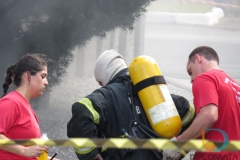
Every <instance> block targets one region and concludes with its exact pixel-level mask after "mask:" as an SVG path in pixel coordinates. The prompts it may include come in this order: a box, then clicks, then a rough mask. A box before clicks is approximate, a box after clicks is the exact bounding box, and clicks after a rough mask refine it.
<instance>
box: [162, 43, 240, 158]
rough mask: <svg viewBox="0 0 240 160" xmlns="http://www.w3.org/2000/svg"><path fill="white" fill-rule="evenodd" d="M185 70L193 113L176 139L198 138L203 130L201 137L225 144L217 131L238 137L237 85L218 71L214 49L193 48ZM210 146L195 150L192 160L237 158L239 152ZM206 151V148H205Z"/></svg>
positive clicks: (239, 98)
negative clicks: (190, 119) (189, 82)
mask: <svg viewBox="0 0 240 160" xmlns="http://www.w3.org/2000/svg"><path fill="white" fill-rule="evenodd" d="M187 72H188V74H189V75H190V76H191V82H192V92H193V96H194V106H195V108H196V114H197V116H196V118H195V120H194V122H193V123H192V125H191V126H190V127H189V128H188V129H187V130H186V131H185V132H183V133H182V134H181V135H180V136H178V137H177V139H178V140H179V141H186V140H190V139H195V138H202V130H203V129H204V130H205V131H206V134H205V139H207V140H209V141H219V142H223V144H224V143H226V139H224V135H223V133H220V132H219V131H223V132H225V133H226V135H227V136H228V138H229V140H230V141H231V140H240V85H239V84H238V83H237V82H236V81H234V80H233V79H232V78H231V77H229V76H228V75H227V74H226V73H225V72H224V71H222V70H220V68H219V58H218V55H217V53H216V51H215V50H214V49H212V48H211V47H208V46H200V47H197V48H196V49H194V50H193V51H192V52H191V53H190V55H189V58H188V63H187ZM208 130H209V131H208ZM207 131H208V132H207ZM226 135H225V136H226ZM224 141H225V142H224ZM222 146H223V145H222ZM208 147H210V146H208ZM205 148H207V147H205ZM210 148H211V147H210ZM223 148H224V147H223ZM212 149H215V150H212V152H196V154H195V156H194V160H205V159H212V160H213V159H216V160H218V159H228V160H232V159H240V152H228V151H221V149H222V148H221V147H220V148H216V146H215V147H214V148H212ZM216 150H220V151H219V152H216ZM207 151H210V150H209V148H208V149H207ZM169 153H170V152H169ZM166 154H167V152H166ZM167 157H171V155H170V154H169V155H167Z"/></svg>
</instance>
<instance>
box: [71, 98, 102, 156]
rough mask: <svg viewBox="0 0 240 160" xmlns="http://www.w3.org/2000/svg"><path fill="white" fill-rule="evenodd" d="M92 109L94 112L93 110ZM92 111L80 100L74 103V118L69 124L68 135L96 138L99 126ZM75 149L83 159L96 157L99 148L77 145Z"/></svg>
mask: <svg viewBox="0 0 240 160" xmlns="http://www.w3.org/2000/svg"><path fill="white" fill-rule="evenodd" d="M91 109H93V108H91ZM91 111H92V112H93V110H91ZM91 111H90V110H89V108H88V107H87V106H85V105H84V104H82V103H79V102H76V103H74V104H73V105H72V118H71V119H70V121H69V122H68V124H67V135H68V137H69V138H80V137H81V138H82V137H86V138H95V133H96V129H97V127H96V124H95V123H94V115H93V114H92V112H91ZM74 150H75V152H76V154H77V157H78V158H79V159H81V160H85V159H86V160H90V159H94V158H96V157H97V155H98V150H97V149H96V148H95V147H86V148H81V147H77V148H74Z"/></svg>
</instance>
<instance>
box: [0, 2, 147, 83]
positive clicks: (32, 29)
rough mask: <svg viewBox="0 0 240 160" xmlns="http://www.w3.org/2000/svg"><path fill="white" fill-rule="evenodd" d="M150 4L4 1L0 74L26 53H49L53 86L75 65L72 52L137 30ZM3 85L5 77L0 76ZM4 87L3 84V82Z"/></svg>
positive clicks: (0, 20)
mask: <svg viewBox="0 0 240 160" xmlns="http://www.w3.org/2000/svg"><path fill="white" fill-rule="evenodd" d="M150 2H151V0H70V1H65V0H51V1H49V0H41V1H37V0H21V1H19V0H11V1H6V0H2V1H0V4H1V6H3V7H2V8H0V46H1V47H0V55H1V61H0V72H1V74H2V75H3V74H4V72H5V69H6V68H7V67H8V66H9V65H11V64H13V63H15V62H16V60H17V59H19V58H20V57H21V56H23V55H25V54H26V53H44V54H47V55H48V56H49V57H50V58H51V59H53V60H54V61H55V62H56V63H53V64H50V65H49V69H50V70H51V72H50V74H49V77H48V80H49V82H50V83H51V85H56V84H58V83H59V82H60V81H61V78H60V77H61V75H63V74H64V73H65V68H66V67H67V66H68V65H69V63H70V62H71V60H72V58H73V56H72V54H71V51H72V50H73V49H74V48H75V47H76V46H81V45H84V44H86V42H87V41H88V40H90V39H91V38H92V37H93V36H105V33H106V32H108V31H111V30H113V29H115V28H122V29H125V30H128V29H130V30H131V29H133V24H134V21H135V20H136V19H137V18H138V17H139V16H140V15H141V14H142V13H143V12H145V8H146V6H147V5H149V3H150ZM1 82H2V83H3V78H1ZM2 83H1V84H2Z"/></svg>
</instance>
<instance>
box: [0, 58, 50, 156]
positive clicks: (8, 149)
mask: <svg viewBox="0 0 240 160" xmlns="http://www.w3.org/2000/svg"><path fill="white" fill-rule="evenodd" d="M6 74H7V75H6V78H5V83H4V84H3V90H4V93H3V96H2V98H1V100H0V139H30V138H40V136H41V131H40V128H39V124H38V123H39V121H38V118H37V116H36V114H35V112H34V111H33V109H32V108H31V105H30V103H29V102H30V99H31V98H34V97H38V96H40V95H42V93H43V92H44V90H45V88H46V86H47V85H48V81H47V59H46V56H45V55H41V54H28V55H25V56H23V57H22V58H21V59H20V60H19V61H18V62H17V63H16V64H15V65H12V66H10V67H9V68H8V69H7V71H6ZM12 82H13V83H14V85H15V90H14V91H12V92H10V93H8V94H7V90H8V88H9V85H10V84H11V83H12ZM42 151H46V152H48V148H47V147H46V146H37V145H35V146H22V145H19V144H15V145H5V146H0V160H13V159H14V160H36V159H37V157H38V156H40V155H41V154H42Z"/></svg>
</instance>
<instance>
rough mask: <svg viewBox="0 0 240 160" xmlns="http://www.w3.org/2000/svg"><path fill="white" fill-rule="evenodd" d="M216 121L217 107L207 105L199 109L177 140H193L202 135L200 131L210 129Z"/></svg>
mask: <svg viewBox="0 0 240 160" xmlns="http://www.w3.org/2000/svg"><path fill="white" fill-rule="evenodd" d="M217 119H218V107H217V106H216V105H214V104H209V105H206V106H204V107H202V108H201V109H200V112H199V114H198V115H197V116H196V118H195V120H194V121H193V123H192V124H191V126H190V127H189V128H188V129H187V130H186V131H185V132H183V133H182V134H181V135H180V136H178V137H177V139H178V140H180V141H181V140H189V139H195V138H198V137H200V136H201V135H202V129H205V128H210V127H212V126H213V124H214V123H215V122H216V121H217Z"/></svg>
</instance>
